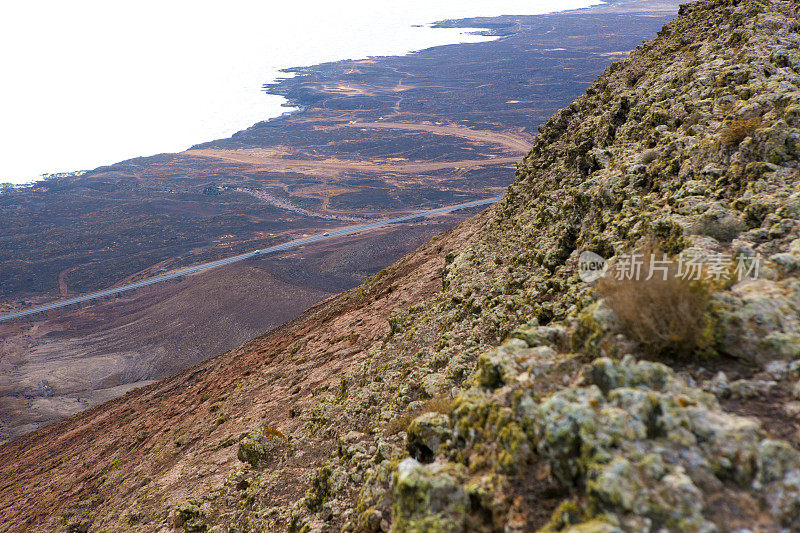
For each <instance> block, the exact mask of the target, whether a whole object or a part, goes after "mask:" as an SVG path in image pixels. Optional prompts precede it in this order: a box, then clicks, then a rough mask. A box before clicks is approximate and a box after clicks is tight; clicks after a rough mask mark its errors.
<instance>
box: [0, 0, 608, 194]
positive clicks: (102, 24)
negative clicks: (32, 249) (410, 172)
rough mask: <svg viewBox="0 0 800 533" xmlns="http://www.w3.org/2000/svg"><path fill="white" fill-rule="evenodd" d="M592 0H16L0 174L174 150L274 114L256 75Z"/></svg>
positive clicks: (451, 37) (19, 176) (3, 45)
mask: <svg viewBox="0 0 800 533" xmlns="http://www.w3.org/2000/svg"><path fill="white" fill-rule="evenodd" d="M597 3H599V2H598V1H597V0H558V1H547V0H400V1H396V2H383V1H376V0H337V1H333V2H332V1H327V2H320V1H318V0H295V1H293V2H274V1H265V0H260V1H259V0H229V1H226V2H219V1H214V2H212V1H207V0H138V1H136V2H125V1H117V2H109V1H108V0H27V1H25V2H13V3H11V4H9V5H7V6H5V7H4V9H3V17H2V20H0V49H2V50H3V53H2V55H0V72H2V83H0V182H4V181H9V182H16V183H24V182H29V181H31V179H32V178H34V177H36V176H39V175H40V174H42V173H44V172H58V171H69V170H77V169H88V168H94V167H97V166H99V165H103V164H110V163H114V162H116V161H121V160H124V159H127V158H131V157H135V156H140V155H150V154H154V153H160V152H174V151H180V150H183V149H185V148H187V147H189V146H190V145H192V144H196V143H199V142H203V141H208V140H212V139H217V138H221V137H226V136H229V135H231V134H233V133H234V132H236V131H239V130H241V129H244V128H246V127H248V126H250V125H252V124H254V123H255V122H258V121H260V120H266V119H268V118H270V117H276V116H279V115H280V114H281V113H283V112H285V111H287V109H286V108H285V107H283V104H285V100H284V99H283V98H281V97H279V96H274V95H266V94H264V93H263V91H262V90H261V86H262V85H263V84H264V83H267V82H270V81H273V80H274V79H276V78H278V77H280V69H283V68H287V67H292V66H303V65H313V64H317V63H322V62H326V61H335V60H340V59H348V58H353V59H355V58H364V57H369V56H378V55H396V54H404V53H407V52H409V51H412V50H419V49H422V48H426V47H430V46H436V45H441V44H448V43H457V42H475V41H481V40H485V39H486V37H479V36H476V35H470V34H469V32H467V31H465V30H463V29H444V28H438V29H434V28H431V27H430V26H428V24H430V23H432V22H434V21H437V20H442V19H453V18H464V17H471V16H495V15H501V14H517V15H522V14H537V13H545V12H552V11H560V10H565V9H573V8H578V7H586V6H589V5H593V4H597ZM419 25H422V26H421V27H420V26H419Z"/></svg>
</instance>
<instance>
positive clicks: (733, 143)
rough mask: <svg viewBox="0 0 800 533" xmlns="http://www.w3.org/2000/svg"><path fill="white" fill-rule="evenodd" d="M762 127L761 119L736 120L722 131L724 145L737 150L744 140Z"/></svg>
mask: <svg viewBox="0 0 800 533" xmlns="http://www.w3.org/2000/svg"><path fill="white" fill-rule="evenodd" d="M760 125H761V119H759V118H740V119H736V120H734V121H733V122H731V123H730V124H729V125H728V126H727V127H726V128H725V129H723V130H722V136H721V139H722V145H723V146H725V147H726V148H735V147H737V146H739V144H741V142H742V141H743V140H745V139H746V138H747V137H750V136H752V135H753V133H755V131H756V129H758V127H759V126H760Z"/></svg>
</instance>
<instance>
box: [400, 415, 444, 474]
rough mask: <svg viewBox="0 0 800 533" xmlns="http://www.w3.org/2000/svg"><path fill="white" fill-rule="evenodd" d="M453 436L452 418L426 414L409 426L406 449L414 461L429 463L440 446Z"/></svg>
mask: <svg viewBox="0 0 800 533" xmlns="http://www.w3.org/2000/svg"><path fill="white" fill-rule="evenodd" d="M451 436H452V430H451V429H450V417H449V416H447V415H444V414H440V413H425V414H423V415H421V416H419V417H417V418H415V419H414V420H413V421H412V422H411V424H410V425H409V426H408V431H407V433H406V448H407V449H408V453H409V454H410V455H411V457H413V458H414V459H417V460H418V461H422V462H423V463H428V462H430V461H432V460H433V456H434V454H436V452H437V450H438V449H439V446H441V445H442V444H443V443H444V442H445V441H446V440H447V439H449V438H450V437H451Z"/></svg>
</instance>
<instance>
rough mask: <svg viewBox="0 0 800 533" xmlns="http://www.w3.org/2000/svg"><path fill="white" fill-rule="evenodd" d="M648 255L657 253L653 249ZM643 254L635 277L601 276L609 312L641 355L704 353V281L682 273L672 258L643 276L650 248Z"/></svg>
mask: <svg viewBox="0 0 800 533" xmlns="http://www.w3.org/2000/svg"><path fill="white" fill-rule="evenodd" d="M648 250H653V249H652V248H649V249H648ZM652 254H654V256H655V257H656V258H660V257H661V256H662V254H661V253H659V252H658V251H654V252H652ZM642 255H643V256H644V264H643V266H642V270H641V272H642V275H641V276H640V277H638V278H634V279H625V280H618V279H616V278H615V277H613V276H608V277H605V278H603V279H602V280H601V281H600V282H599V283H598V286H597V291H598V293H599V294H600V295H601V296H602V297H603V298H604V299H605V301H606V303H607V304H608V306H609V307H610V308H611V309H612V310H613V311H614V313H615V314H616V316H617V318H618V319H619V322H620V325H621V327H622V328H623V330H624V332H625V333H626V334H627V335H628V336H630V338H631V339H632V340H634V341H636V342H637V343H638V344H639V345H640V346H641V348H642V350H643V351H645V352H646V353H649V354H650V355H652V356H671V357H679V358H691V357H694V356H697V355H698V354H699V353H702V352H704V351H705V350H707V349H708V348H709V346H708V338H707V337H708V328H709V320H710V318H709V313H708V306H709V296H710V289H709V285H708V284H707V283H705V282H703V281H695V280H692V279H688V278H687V277H682V276H681V275H680V273H679V272H678V264H677V262H676V261H670V262H669V263H668V264H667V265H658V268H662V267H663V268H665V269H666V270H665V271H664V272H663V273H662V272H661V271H656V272H655V274H654V275H653V276H652V278H650V279H647V278H648V277H649V273H650V267H651V264H650V261H651V257H653V255H651V252H650V251H646V252H645V253H643V254H642ZM657 260H658V259H657Z"/></svg>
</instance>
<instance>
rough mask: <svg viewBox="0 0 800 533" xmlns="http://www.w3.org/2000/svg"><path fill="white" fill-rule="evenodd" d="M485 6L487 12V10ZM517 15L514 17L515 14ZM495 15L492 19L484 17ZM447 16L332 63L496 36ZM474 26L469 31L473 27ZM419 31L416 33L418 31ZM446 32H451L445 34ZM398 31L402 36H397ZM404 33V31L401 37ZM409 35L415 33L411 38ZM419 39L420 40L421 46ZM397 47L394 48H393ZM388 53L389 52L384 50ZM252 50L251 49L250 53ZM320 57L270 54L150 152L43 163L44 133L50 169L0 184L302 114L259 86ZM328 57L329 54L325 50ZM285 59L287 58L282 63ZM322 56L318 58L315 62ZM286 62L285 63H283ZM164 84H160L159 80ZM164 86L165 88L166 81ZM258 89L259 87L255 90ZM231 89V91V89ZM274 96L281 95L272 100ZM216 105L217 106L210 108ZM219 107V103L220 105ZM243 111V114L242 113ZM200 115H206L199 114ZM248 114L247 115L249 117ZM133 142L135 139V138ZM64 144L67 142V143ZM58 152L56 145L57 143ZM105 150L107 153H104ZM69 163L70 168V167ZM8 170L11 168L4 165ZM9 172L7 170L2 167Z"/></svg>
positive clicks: (88, 142) (165, 125)
mask: <svg viewBox="0 0 800 533" xmlns="http://www.w3.org/2000/svg"><path fill="white" fill-rule="evenodd" d="M567 1H568V2H580V3H581V4H589V5H592V4H598V3H599V1H600V0H585V1H581V0H567ZM564 7H565V8H564V9H560V10H558V11H546V13H547V14H549V13H559V12H565V11H569V10H570V9H569V8H570V6H564ZM541 9H542V7H541V6H533V7H532V8H531V11H533V12H534V13H533V14H530V15H520V16H535V15H536V14H538V12H539V10H541ZM487 10H489V9H488V8H487ZM428 15H432V13H421V14H420V17H421V18H423V20H424V18H425V17H427V16H428ZM515 16H516V15H515ZM483 18H486V17H483ZM489 18H494V17H489ZM448 20H462V19H460V18H459V19H444V20H438V17H437V18H433V19H431V20H430V22H424V23H422V24H410V25H408V26H403V30H402V31H401V32H400V33H399V34H398V35H399V36H401V37H402V36H405V37H406V39H407V41H408V42H403V41H398V40H396V38H397V36H395V37H393V38H389V39H388V40H387V41H386V42H384V43H382V42H380V41H378V42H376V43H362V48H361V50H359V51H352V50H351V51H350V53H347V52H345V51H344V50H342V54H345V55H341V56H340V58H337V59H335V60H334V62H339V61H355V60H361V59H380V58H384V57H391V56H403V55H409V54H414V53H417V52H419V51H421V50H426V49H429V48H435V47H438V46H450V45H461V44H471V43H476V42H489V41H491V40H493V39H496V38H498V36H497V35H491V32H486V31H484V30H485V28H482V27H480V26H476V27H470V26H468V25H447V24H441V22H446V21H448ZM412 28H413V29H414V33H410V32H409V30H411V29H412ZM473 30H474V31H473ZM418 32H421V34H418ZM445 32H450V34H447V33H445ZM400 34H402V35H400ZM406 34H408V35H406ZM412 35H415V36H414V37H413V38H411V36H412ZM420 42H421V43H422V44H420ZM398 46H399V47H398ZM384 52H388V53H384ZM250 53H251V54H252V52H250ZM317 55H318V56H319V57H318V58H314V59H312V61H311V62H306V61H304V60H303V59H302V58H301V57H297V58H284V57H283V56H280V55H278V56H276V57H275V58H271V59H270V60H269V61H270V63H274V65H270V66H265V65H261V66H260V67H257V70H254V71H253V72H252V73H251V74H250V75H249V77H250V78H251V80H250V82H252V81H253V80H256V79H258V81H256V83H255V85H254V86H253V87H252V89H251V90H249V92H248V93H247V94H246V95H244V96H245V98H244V100H247V101H248V102H249V103H247V104H242V105H240V106H239V108H238V109H228V107H230V103H229V102H228V103H226V102H225V100H221V101H213V102H212V105H209V106H206V107H207V109H206V108H198V109H197V112H196V113H194V116H193V117H192V120H197V121H200V122H203V123H205V122H207V123H208V124H211V127H212V128H213V130H212V131H207V132H206V131H205V125H204V128H203V129H202V131H201V130H197V131H193V130H187V127H189V125H188V124H187V125H186V126H183V125H180V126H178V125H176V124H175V123H170V122H162V124H161V126H162V127H160V128H158V127H157V124H154V126H155V127H156V128H157V130H164V129H169V130H170V131H171V130H172V129H175V131H182V132H183V133H182V134H180V135H179V136H173V137H171V138H164V139H162V142H161V143H160V144H159V145H157V146H153V148H155V150H150V149H138V150H137V148H136V146H138V144H137V142H138V141H136V142H131V143H130V146H131V147H132V148H131V149H130V150H128V149H127V148H126V149H125V151H126V152H127V154H130V155H127V156H121V157H120V156H119V155H121V154H118V156H117V157H115V156H114V153H115V151H108V152H106V151H103V152H98V153H97V155H96V156H92V159H93V161H95V163H94V164H86V165H79V166H73V165H50V164H49V163H47V159H48V153H49V152H50V150H48V146H49V143H48V138H47V137H43V138H41V139H39V140H40V142H41V141H44V145H43V151H42V152H40V153H42V154H44V158H43V161H44V163H42V165H43V166H46V167H49V168H44V169H42V170H41V173H37V174H35V175H34V174H31V175H30V177H29V178H23V177H20V176H19V175H18V174H15V173H14V171H13V170H11V171H10V172H7V173H6V174H5V176H8V177H5V178H4V177H3V176H4V175H3V174H2V173H0V183H2V182H4V181H6V180H11V183H12V184H13V185H14V186H22V187H30V186H35V184H37V183H38V182H41V181H43V180H44V179H46V178H47V177H49V176H54V175H62V174H71V173H77V172H89V171H91V170H93V169H96V168H100V167H104V166H109V165H113V164H115V163H118V162H122V161H128V160H130V159H136V158H140V157H150V156H157V155H161V154H168V153H178V152H181V151H183V150H185V149H188V148H191V147H192V146H195V145H197V144H203V143H207V142H211V141H213V140H215V139H223V138H228V137H230V136H232V135H235V134H236V133H237V132H239V131H242V130H243V129H247V128H249V127H252V126H253V125H255V124H257V123H259V122H265V121H271V120H276V119H280V118H281V117H283V116H285V115H291V114H295V113H297V112H302V108H299V109H298V108H296V107H295V106H294V105H293V102H291V101H288V100H286V99H284V98H282V97H281V96H280V95H279V94H275V93H272V92H270V91H268V90H267V91H265V90H264V87H270V86H274V85H279V84H280V83H281V82H282V81H283V80H284V79H286V78H287V75H291V74H293V73H295V72H302V70H303V69H306V68H310V69H313V68H315V67H317V66H319V65H324V64H327V63H329V61H326V60H325V58H324V57H322V55H324V54H317ZM328 55H330V54H328ZM287 59H288V61H287ZM317 59H321V60H317ZM287 63H288V64H289V66H282V65H286V64H287ZM162 83H163V82H162ZM235 83H239V81H235ZM164 87H167V86H166V85H165V86H164ZM259 87H260V89H259ZM231 90H232V89H231ZM275 98H280V100H277V99H275ZM215 106H216V108H215ZM220 106H222V107H220ZM228 111H232V112H233V114H231V113H228ZM243 113H244V115H243ZM222 115H228V117H227V118H224V119H222V121H220V120H219V118H218V117H220V116H222ZM202 117H205V118H202ZM247 117H250V118H249V119H248V118H247ZM48 120H50V121H52V124H53V125H55V126H56V127H57V128H60V127H63V124H62V125H61V126H59V117H58V116H55V117H48ZM88 120H89V122H91V120H92V116H91V115H89V116H88ZM119 120H120V121H122V120H124V118H123V116H120V117H119ZM80 133H81V132H80V130H78V131H77V133H76V134H77V135H78V136H80ZM109 133H110V135H111V136H113V135H114V133H115V132H114V131H113V128H112V129H110V130H109ZM134 141H135V139H134ZM58 144H59V145H60V144H62V143H61V142H59V143H58ZM80 144H81V145H82V146H90V147H91V146H93V145H94V144H95V143H93V142H92V137H91V136H89V137H87V138H86V139H85V140H82V141H81V143H80ZM67 145H68V143H67ZM119 147H120V145H119V144H117V147H116V148H115V149H114V150H116V151H118V149H119ZM58 148H59V150H61V149H62V148H61V146H59V147H58ZM104 154H106V155H104ZM70 167H71V168H70ZM9 168H12V167H9ZM7 170H8V169H7Z"/></svg>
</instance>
